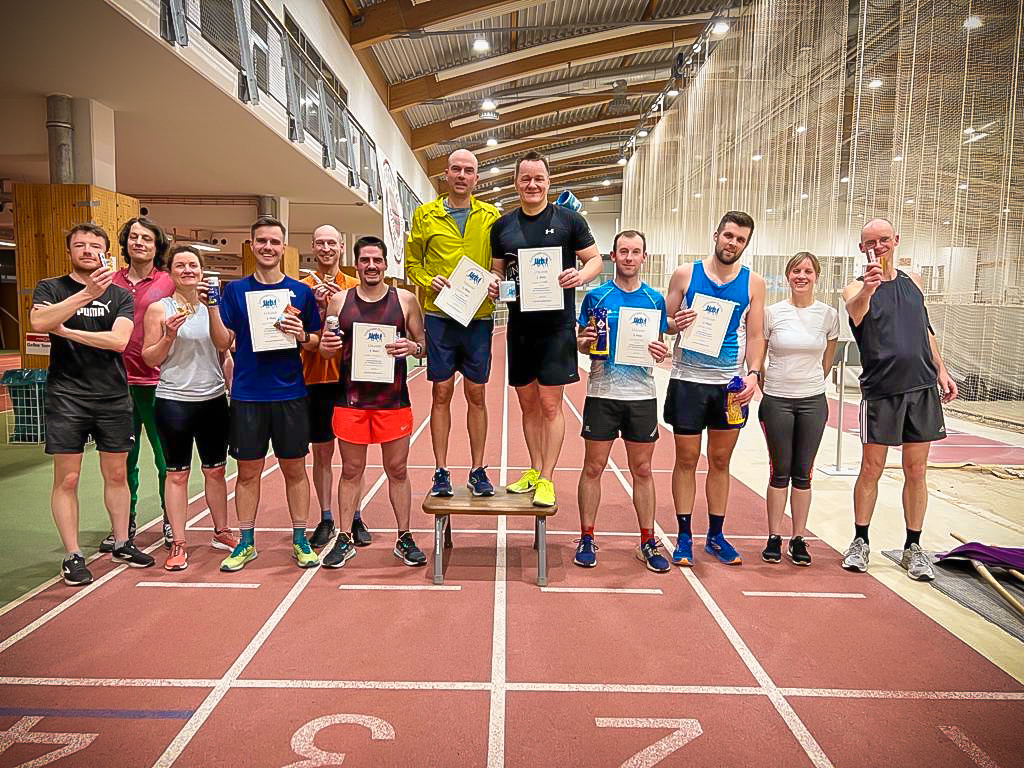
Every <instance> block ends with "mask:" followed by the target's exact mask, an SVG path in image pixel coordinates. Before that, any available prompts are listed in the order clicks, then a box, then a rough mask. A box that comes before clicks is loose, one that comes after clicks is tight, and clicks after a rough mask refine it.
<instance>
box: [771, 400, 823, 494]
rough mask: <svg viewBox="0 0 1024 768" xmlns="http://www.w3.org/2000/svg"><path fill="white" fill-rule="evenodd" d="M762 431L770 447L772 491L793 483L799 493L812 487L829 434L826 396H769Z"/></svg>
mask: <svg viewBox="0 0 1024 768" xmlns="http://www.w3.org/2000/svg"><path fill="white" fill-rule="evenodd" d="M758 418H759V419H760V421H761V429H763V430H764V437H765V440H766V441H767V443H768V458H769V459H770V461H771V473H772V475H771V479H770V480H769V481H768V484H769V485H770V486H771V487H772V488H786V487H788V486H789V484H790V482H792V483H793V487H794V488H797V489H799V490H807V489H809V488H810V487H811V472H812V470H813V467H814V457H815V455H817V453H818V446H819V445H820V444H821V436H822V435H823V434H824V433H825V422H826V421H827V420H828V400H826V399H825V395H824V394H820V395H813V396H811V397H773V396H772V395H765V396H764V399H763V400H762V401H761V407H760V409H759V410H758Z"/></svg>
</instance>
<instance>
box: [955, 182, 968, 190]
mask: <svg viewBox="0 0 1024 768" xmlns="http://www.w3.org/2000/svg"><path fill="white" fill-rule="evenodd" d="M957 189H967V182H966V181H965V182H964V183H963V184H961V185H960V186H959V187H957Z"/></svg>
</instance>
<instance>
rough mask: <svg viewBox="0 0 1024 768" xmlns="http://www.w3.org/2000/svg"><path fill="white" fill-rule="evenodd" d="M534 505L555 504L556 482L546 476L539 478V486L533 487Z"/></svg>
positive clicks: (547, 505) (549, 505)
mask: <svg viewBox="0 0 1024 768" xmlns="http://www.w3.org/2000/svg"><path fill="white" fill-rule="evenodd" d="M533 506H535V507H553V506H555V484H554V483H553V482H551V481H550V480H548V479H547V478H546V477H541V478H538V480H537V487H536V488H534V489H533Z"/></svg>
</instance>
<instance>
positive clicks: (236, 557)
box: [220, 542, 259, 573]
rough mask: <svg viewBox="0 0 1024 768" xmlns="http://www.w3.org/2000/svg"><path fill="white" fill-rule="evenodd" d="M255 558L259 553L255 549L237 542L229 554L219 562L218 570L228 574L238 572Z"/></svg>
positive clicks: (250, 545)
mask: <svg viewBox="0 0 1024 768" xmlns="http://www.w3.org/2000/svg"><path fill="white" fill-rule="evenodd" d="M257 557H259V553H258V552H257V551H256V547H254V546H253V545H252V544H242V543H241V542H239V544H238V546H237V547H235V548H234V549H233V550H231V554H230V555H228V556H227V557H225V558H224V559H223V560H221V562H220V569H221V570H222V571H227V572H228V573H233V572H235V571H240V570H242V569H243V568H244V567H245V564H246V563H249V562H252V561H253V560H255V559H256V558H257Z"/></svg>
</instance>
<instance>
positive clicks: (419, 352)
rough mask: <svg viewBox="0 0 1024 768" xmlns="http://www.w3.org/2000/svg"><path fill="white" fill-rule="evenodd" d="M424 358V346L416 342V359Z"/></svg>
mask: <svg viewBox="0 0 1024 768" xmlns="http://www.w3.org/2000/svg"><path fill="white" fill-rule="evenodd" d="M422 356H423V345H422V344H420V343H419V342H418V341H417V342H416V357H422Z"/></svg>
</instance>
